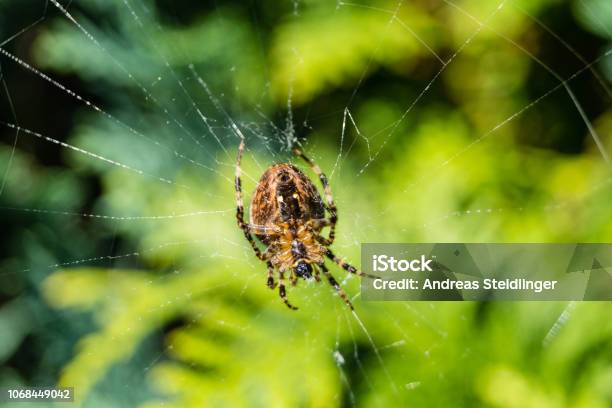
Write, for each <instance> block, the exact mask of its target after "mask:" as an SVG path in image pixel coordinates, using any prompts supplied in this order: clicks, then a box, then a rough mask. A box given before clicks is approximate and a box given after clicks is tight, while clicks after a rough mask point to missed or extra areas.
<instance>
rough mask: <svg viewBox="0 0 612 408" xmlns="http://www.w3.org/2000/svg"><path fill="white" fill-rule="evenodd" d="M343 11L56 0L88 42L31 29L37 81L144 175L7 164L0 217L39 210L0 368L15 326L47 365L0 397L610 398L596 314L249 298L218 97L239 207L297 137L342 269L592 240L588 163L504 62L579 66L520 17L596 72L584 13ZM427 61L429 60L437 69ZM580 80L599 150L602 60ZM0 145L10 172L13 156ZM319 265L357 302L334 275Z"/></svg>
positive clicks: (594, 219) (9, 305) (327, 291)
mask: <svg viewBox="0 0 612 408" xmlns="http://www.w3.org/2000/svg"><path fill="white" fill-rule="evenodd" d="M363 4H364V5H365V7H359V6H355V5H352V6H351V5H348V4H344V5H343V4H342V3H338V4H336V2H327V1H315V0H309V1H297V2H295V3H291V2H286V4H285V3H283V4H282V5H279V4H277V2H271V1H263V2H260V4H256V5H251V6H250V7H247V6H245V5H243V4H241V3H238V2H229V3H227V4H219V5H218V6H217V7H214V8H213V7H210V8H207V7H206V6H203V8H202V9H199V10H200V11H199V12H198V13H196V12H193V11H192V10H191V8H190V7H195V8H196V9H198V8H197V7H196V6H193V4H192V3H189V2H184V3H180V4H178V5H176V6H175V7H174V8H173V7H170V6H169V5H168V2H163V1H158V2H156V3H154V2H140V1H134V2H132V1H127V2H122V1H113V2H109V1H101V0H88V1H85V0H81V1H78V2H74V4H72V5H71V8H70V13H72V15H73V16H74V18H75V19H76V21H78V22H79V24H81V25H82V27H83V28H84V29H85V30H86V31H87V32H88V33H90V34H91V35H92V36H93V38H94V39H95V41H92V40H91V39H90V38H88V36H86V35H84V33H83V32H82V31H81V30H79V28H78V27H76V26H75V25H74V24H73V23H72V22H70V21H69V20H68V19H66V18H63V17H62V16H61V15H58V16H57V18H51V14H49V15H48V21H47V22H46V24H45V25H44V26H43V27H42V28H40V30H39V33H38V35H37V36H36V41H35V43H34V45H33V46H32V54H33V55H34V58H35V61H36V65H37V66H39V67H41V68H42V69H45V70H52V71H53V72H55V73H56V74H57V75H65V76H70V75H74V76H76V77H78V78H79V79H80V80H81V81H83V84H84V85H83V89H84V90H85V91H86V92H87V94H88V95H95V96H94V97H92V98H95V100H96V104H98V105H99V106H101V107H103V108H104V110H105V112H107V113H109V114H110V116H109V115H107V114H101V113H99V112H96V111H94V110H92V109H88V108H87V107H86V106H85V105H82V106H81V108H80V110H79V111H78V113H77V114H76V116H75V118H74V120H75V126H74V128H73V129H72V132H71V134H70V135H69V139H68V141H69V143H71V144H72V145H75V146H78V147H80V148H83V149H86V150H87V151H91V152H95V153H96V154H99V155H101V156H103V157H107V158H112V159H113V160H115V161H117V162H120V163H124V164H127V165H129V166H130V167H132V168H135V169H138V170H140V171H142V172H143V174H137V173H136V172H133V171H128V170H125V169H121V168H119V167H117V166H114V167H113V166H110V165H109V164H108V163H107V162H103V161H101V160H95V159H92V157H91V156H87V155H84V154H82V153H79V152H75V151H70V150H63V151H62V152H61V160H62V165H61V166H54V165H44V164H40V163H36V161H35V159H34V158H33V157H32V156H31V154H30V153H28V152H27V149H23V151H22V149H18V150H17V151H16V152H15V153H14V155H13V157H12V158H11V159H10V163H11V165H10V172H9V173H8V177H7V178H6V186H5V188H4V191H3V193H2V195H1V196H0V198H1V199H2V203H3V206H4V208H5V210H6V213H7V214H13V213H12V212H10V211H12V210H9V209H7V208H6V207H18V208H24V207H25V208H30V209H36V208H38V209H42V210H43V211H47V212H42V213H33V212H31V211H30V212H25V213H19V212H17V214H22V215H23V217H24V218H19V219H16V220H11V221H10V224H11V225H16V226H26V225H27V228H19V229H17V228H15V231H16V232H15V233H14V234H13V235H12V237H14V238H13V239H11V244H10V246H9V248H10V249H9V253H11V254H14V255H13V256H12V257H9V258H7V260H3V263H2V270H3V271H8V272H0V280H1V281H2V283H3V285H2V292H3V296H5V297H7V298H10V299H11V301H10V302H6V303H5V304H4V305H2V308H1V309H0V327H2V330H1V331H0V333H1V334H0V361H2V362H7V361H9V359H10V358H11V355H13V354H19V353H27V350H23V349H21V350H18V347H19V345H20V343H22V342H25V339H26V336H31V337H34V338H36V339H39V340H38V342H36V343H35V344H33V345H32V346H31V347H36V348H37V349H45V350H46V348H48V349H49V350H51V351H52V352H48V353H45V352H40V354H39V355H44V356H46V359H49V360H50V362H49V360H45V361H47V362H48V364H47V369H46V370H44V369H42V368H40V369H39V372H40V373H41V374H40V375H39V376H34V377H31V379H30V381H27V380H25V379H24V378H23V377H22V376H21V375H20V373H19V372H15V371H13V370H8V369H6V370H3V371H2V372H1V377H0V384H3V385H4V384H15V383H17V384H18V383H22V384H23V383H31V384H41V383H55V382H57V383H59V384H60V385H64V386H74V387H75V389H76V390H77V396H78V399H79V401H80V402H81V403H82V404H83V405H84V406H91V407H98V406H100V407H107V406H135V405H138V406H142V407H147V408H152V407H158V406H159V407H161V406H166V407H168V406H172V407H174V406H175V407H187V406H206V407H208V406H228V405H230V406H315V407H319V406H339V405H359V406H398V405H399V406H419V407H442V406H444V407H446V406H466V407H468V406H485V407H499V408H513V407H538V408H539V407H545V408H546V407H551V408H552V407H589V408H590V407H595V408H597V407H607V406H611V405H612V392H611V390H612V364H611V363H612V322H611V320H610V312H611V308H610V305H609V304H607V303H589V302H584V303H570V304H566V303H554V302H549V303H507V304H506V303H495V304H489V303H469V302H464V303H451V302H448V303H446V302H440V303H425V302H421V303H394V302H393V303H392V302H387V303H365V302H364V303H362V302H360V301H359V299H358V298H357V299H355V304H356V306H357V315H356V316H358V318H357V317H356V316H353V315H352V314H351V313H350V312H349V311H348V310H347V308H346V307H345V305H344V304H343V303H342V302H341V301H340V300H339V299H338V298H337V297H336V296H335V295H334V293H333V290H331V288H329V287H328V286H326V285H325V284H319V285H314V284H312V285H306V284H305V282H300V284H299V285H298V287H297V288H290V290H289V297H290V299H291V300H292V302H293V303H294V304H296V305H298V306H299V307H300V310H299V311H298V312H290V311H289V310H287V309H286V307H285V306H284V305H283V304H282V303H281V302H280V300H279V299H278V296H277V294H276V293H274V292H271V291H270V290H268V289H267V288H266V287H265V265H264V264H261V263H260V262H258V261H257V260H256V258H255V257H254V256H253V254H252V251H251V249H250V248H249V246H248V244H247V243H246V242H245V241H244V239H243V237H242V234H241V232H240V231H239V230H238V229H237V227H236V225H235V216H234V211H235V201H234V197H233V183H232V180H231V179H232V177H233V173H234V167H233V166H234V161H233V160H234V158H235V153H236V145H237V143H236V142H237V138H236V137H235V135H234V134H233V133H232V132H231V130H230V128H229V124H230V122H229V121H228V119H227V117H226V116H225V115H224V114H223V112H221V111H220V109H219V106H222V107H223V108H222V109H224V110H227V112H228V113H229V115H230V116H231V117H232V118H233V120H235V121H236V123H237V125H238V126H240V127H241V128H242V129H243V131H244V133H245V134H246V135H247V148H248V150H249V152H248V154H247V157H245V160H244V161H245V162H244V166H243V168H244V173H245V178H244V180H243V181H244V191H245V192H246V194H247V199H248V196H249V194H250V192H251V191H253V189H254V186H255V180H256V179H257V178H258V177H259V175H260V174H261V173H262V172H263V170H264V168H265V167H266V166H267V165H269V164H270V163H272V162H277V161H284V160H291V157H289V155H288V154H287V153H286V148H287V147H288V144H290V143H291V142H292V138H293V136H294V133H297V135H298V136H299V137H300V138H301V141H302V142H304V143H305V149H306V150H307V151H308V153H309V154H310V155H311V156H313V157H314V158H315V159H316V161H317V162H318V163H319V164H320V166H321V167H322V168H323V169H324V170H325V171H326V172H327V173H328V174H330V175H331V183H332V189H333V192H334V197H335V199H336V201H337V204H338V207H339V216H340V221H339V233H338V239H337V242H336V243H335V244H334V248H335V250H336V252H337V253H338V254H340V255H342V256H344V257H346V258H347V259H349V260H350V261H352V262H353V263H355V262H357V260H358V259H359V243H361V242H385V241H388V242H436V241H439V242H452V241H466V242H467V241H469V242H479V241H480V242H579V241H580V242H589V241H593V242H605V241H609V240H610V237H611V236H612V217H610V216H609V208H610V204H611V203H612V190H611V189H610V169H609V167H608V166H607V165H606V163H605V162H604V161H603V160H602V158H601V154H600V152H599V151H598V150H597V149H596V148H595V146H594V144H593V142H592V140H591V136H590V135H589V132H588V130H587V129H586V127H585V124H584V122H583V121H582V120H581V118H580V116H579V114H578V112H577V111H576V107H575V106H574V105H573V104H572V102H571V99H570V98H569V97H568V95H567V94H566V93H564V90H563V88H561V89H560V90H557V91H555V92H553V93H552V94H551V95H550V96H549V97H547V98H544V99H543V100H542V101H541V102H539V103H537V104H534V105H533V106H532V105H530V104H531V103H532V102H533V101H535V100H537V99H538V98H539V97H541V96H542V94H544V93H545V92H547V91H549V90H550V89H551V88H553V87H555V86H557V85H558V81H556V80H555V78H554V77H553V76H551V75H550V74H549V73H548V72H546V70H545V69H543V68H542V67H541V66H540V65H539V64H537V63H535V62H534V61H533V59H532V58H530V56H529V55H528V54H527V52H529V53H532V54H534V55H537V56H540V57H541V58H545V57H547V55H546V52H547V51H548V49H549V48H548V47H551V45H550V44H555V45H556V46H557V47H559V48H554V49H555V50H557V51H558V52H559V53H561V51H559V50H563V51H564V52H565V54H560V56H559V55H557V56H555V58H556V59H554V58H553V60H552V62H550V63H551V65H552V63H554V64H555V65H554V68H555V69H569V71H567V72H565V71H562V72H561V75H562V77H564V78H567V77H569V76H570V75H572V74H573V73H575V72H576V71H578V70H579V69H581V68H583V66H584V65H583V64H582V65H581V64H575V61H574V60H575V57H576V56H575V55H573V54H572V53H571V52H569V51H568V50H567V49H566V48H564V47H563V46H562V45H559V42H558V41H556V40H555V39H554V38H553V40H552V42H551V40H550V38H549V37H547V36H546V32H545V31H543V30H541V29H540V28H538V27H539V26H538V24H537V22H536V20H534V17H535V18H542V19H543V21H546V22H548V23H550V24H556V22H557V21H560V23H559V24H561V25H560V26H555V31H554V32H555V33H557V31H556V30H557V29H561V28H563V33H566V34H569V35H571V34H572V33H574V32H576V33H579V35H581V36H587V34H585V31H584V30H586V31H589V32H592V33H593V35H594V36H598V37H594V36H590V35H591V34H588V35H589V36H588V37H585V38H588V39H589V40H590V42H589V43H588V44H577V45H576V44H574V48H575V49H576V50H577V51H578V52H581V51H583V48H587V47H586V46H587V45H588V46H589V47H588V48H591V46H592V44H593V43H596V42H597V41H599V44H602V46H601V49H598V50H596V53H597V55H595V57H597V56H598V55H602V54H603V52H605V50H606V49H607V48H605V47H606V45H605V44H606V43H607V47H609V45H610V32H611V31H612V28H611V27H610V25H609V24H610V22H611V21H612V19H610V18H605V16H606V15H607V14H606V13H609V12H610V8H609V6H608V3H607V2H605V1H590V0H583V1H578V2H575V3H573V2H572V3H567V2H561V1H554V0H539V1H517V2H508V4H505V7H503V8H502V9H500V10H497V11H496V8H497V6H498V4H499V3H498V2H496V1H475V0H474V1H463V2H456V3H454V2H453V4H457V5H459V6H460V9H457V8H455V7H452V6H451V5H448V4H446V5H444V4H437V3H431V4H430V3H428V2H406V3H405V4H404V3H400V5H399V7H398V4H397V3H396V2H393V1H384V0H380V1H372V2H367V4H366V3H363ZM12 7H15V8H18V7H19V5H17V4H16V3H13V5H12ZM381 10H382V11H381ZM181 11H182V13H181ZM395 11H397V13H396V14H395V17H391V16H392V15H394V14H393V13H394V12H395ZM567 13H569V15H570V17H571V21H570V22H569V23H567V22H566V21H565V20H564V18H566V17H567V16H566V14H567ZM571 13H573V14H571ZM135 16H136V17H135ZM254 16H255V17H254ZM470 16H472V17H473V18H470ZM547 16H548V17H547ZM550 16H552V17H550ZM574 16H575V17H574ZM479 22H481V23H482V22H486V25H487V26H490V28H492V30H491V29H489V27H484V26H482V25H480V24H479ZM565 24H569V27H567V26H566V25H565ZM577 24H581V25H582V28H581V27H580V26H578V25H577ZM406 27H408V29H407V28H406ZM577 35H578V34H577ZM472 36H473V37H472ZM581 38H582V37H581ZM598 38H599V39H598ZM566 40H568V39H567V38H566ZM511 41H515V42H516V43H517V44H518V43H520V44H522V46H523V47H524V50H521V49H520V48H519V47H518V46H517V44H513V43H512V42H511ZM568 41H569V40H568ZM425 44H426V46H425ZM427 47H430V49H428V48H427ZM436 55H437V56H436ZM591 57H593V56H591ZM438 58H442V59H443V60H445V61H448V59H449V58H452V60H451V62H450V63H449V64H448V65H447V66H446V67H445V68H444V70H443V71H442V72H440V69H442V66H441V64H440V63H439V61H438ZM591 59H594V57H593V58H591ZM545 61H546V63H549V61H548V60H545ZM569 61H574V64H575V65H571V64H570V63H569ZM2 62H3V67H4V60H3V61H2ZM565 62H568V63H567V67H566V66H565V65H564V66H562V67H559V64H560V63H563V64H565ZM578 62H580V61H578ZM190 65H192V67H190ZM572 67H573V68H572ZM595 68H597V69H598V70H600V71H601V72H602V74H603V76H607V81H608V82H604V83H603V85H602V83H600V82H598V81H597V80H596V79H595V78H594V77H593V76H592V75H591V74H590V73H589V71H588V70H587V71H585V73H583V74H582V75H580V76H579V77H578V78H576V80H572V81H570V82H569V84H570V86H572V87H575V88H573V89H575V90H576V93H577V94H578V96H579V97H580V98H581V99H580V100H581V102H583V103H585V105H587V107H588V108H589V114H590V115H591V116H590V117H591V120H592V123H593V126H594V128H595V130H596V131H597V132H598V134H599V135H600V136H601V137H602V138H603V139H604V140H603V142H604V145H605V146H612V140H610V135H611V134H612V132H611V129H612V109H611V108H610V105H609V97H610V96H609V93H608V94H606V90H605V89H606V88H605V87H606V86H609V80H610V78H612V63H610V58H609V57H608V58H602V60H601V64H597V65H595ZM193 71H195V72H197V73H198V75H199V77H196V76H195V75H194V74H193ZM435 75H439V77H438V78H437V80H436V81H434V82H433V83H432V85H431V88H427V89H428V91H429V93H426V94H425V96H424V97H422V98H421V96H419V95H420V93H421V92H422V90H423V89H424V88H425V87H426V86H427V83H428V82H429V81H430V80H431V79H432V78H433V77H434V76H435ZM585 77H588V78H586V79H585ZM198 79H200V80H202V81H205V83H206V86H207V87H208V89H209V90H210V92H211V94H212V98H211V97H210V96H209V95H208V94H207V92H206V89H204V88H203V86H202V84H201V83H199V81H198ZM604 80H605V79H604ZM8 83H9V84H11V82H10V77H8ZM47 86H49V87H52V85H47ZM355 90H356V92H354V94H353V91H355ZM351 95H352V96H351ZM585 95H588V96H589V98H591V99H588V100H587V99H586V98H585V97H584V96H585ZM415 98H418V99H415ZM415 100H418V102H417V103H416V104H415V105H414V108H412V107H411V103H412V102H413V101H415ZM347 101H350V105H349V108H350V112H351V115H352V116H351V117H352V118H353V117H354V120H355V123H356V124H357V126H358V127H359V131H357V130H356V129H355V128H354V126H352V122H351V120H349V119H347V117H343V113H344V112H346V111H345V108H346V107H347ZM602 101H603V102H602ZM525 107H529V109H528V110H525V111H524V112H523V109H524V108H525ZM409 108H410V110H409V111H406V110H407V109H409ZM288 109H290V112H291V114H293V115H294V118H295V120H294V121H292V123H291V124H290V125H287V124H286V122H287V120H288V119H287V118H288V115H289V112H288ZM517 112H520V115H516V116H515V114H516V113H517ZM37 114H38V115H47V112H38V113H37ZM202 117H204V118H205V119H204V121H202ZM399 118H402V120H401V121H398V119H399ZM343 119H344V120H346V128H345V132H344V133H342V128H341V125H342V121H343ZM300 121H303V123H300ZM289 122H291V120H289ZM22 125H23V126H24V127H30V126H29V124H28V123H22ZM500 125H503V126H500ZM341 135H343V136H341ZM49 136H52V137H59V135H49ZM33 143H39V141H38V140H34V139H33V138H32V137H31V136H28V135H27V134H23V133H22V134H21V135H20V144H19V145H20V146H22V145H29V144H33ZM608 152H609V153H612V152H611V151H610V149H609V147H608ZM0 154H1V155H2V160H1V161H0V162H2V163H8V162H9V157H10V156H11V149H10V148H9V147H3V148H2V150H0ZM157 177H163V178H165V179H170V180H172V183H165V182H163V181H160V180H159V179H158V178H157ZM92 179H93V180H95V182H93V181H92ZM57 209H59V210H60V211H64V212H67V213H77V214H81V215H80V216H79V215H74V214H73V215H70V214H58V213H50V212H49V211H55V210H57ZM87 214H102V215H109V216H110V218H96V217H92V216H88V215H87ZM26 215H27V216H31V218H25V216H26ZM156 217H157V218H156ZM8 224H9V221H7V225H8ZM109 241H110V242H111V243H112V245H109ZM109 251H110V255H108V254H109ZM17 254H18V255H17ZM24 270H25V271H24ZM20 271H22V272H20ZM332 272H333V273H334V275H336V276H337V277H341V278H342V280H343V286H344V287H345V288H346V290H347V292H348V293H349V294H350V295H351V296H355V297H358V296H357V295H356V294H357V293H358V280H357V279H351V277H347V278H346V279H344V273H343V272H342V271H338V270H337V269H332ZM49 308H50V309H49ZM32 316H36V317H35V318H33V317H32ZM37 319H38V320H37ZM362 324H363V326H362ZM62 331H63V333H62ZM49 333H53V335H49ZM52 355H55V357H51V356H52ZM59 365H61V366H62V368H61V371H60V372H57V371H59V370H57V367H58V366H59ZM7 366H10V364H7Z"/></svg>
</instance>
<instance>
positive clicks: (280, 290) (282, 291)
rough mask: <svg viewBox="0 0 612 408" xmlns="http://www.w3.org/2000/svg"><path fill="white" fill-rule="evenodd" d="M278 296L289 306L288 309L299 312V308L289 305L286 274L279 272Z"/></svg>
mask: <svg viewBox="0 0 612 408" xmlns="http://www.w3.org/2000/svg"><path fill="white" fill-rule="evenodd" d="M278 294H279V295H280V297H281V299H282V300H283V302H284V303H285V304H286V305H287V307H288V308H289V309H291V310H297V309H298V308H297V307H295V306H293V305H292V304H291V303H289V300H288V299H287V292H286V289H285V273H284V272H281V271H279V272H278Z"/></svg>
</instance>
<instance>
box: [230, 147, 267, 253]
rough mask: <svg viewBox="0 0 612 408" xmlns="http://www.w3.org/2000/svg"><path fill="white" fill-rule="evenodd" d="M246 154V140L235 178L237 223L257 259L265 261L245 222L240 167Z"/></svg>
mask: <svg viewBox="0 0 612 408" xmlns="http://www.w3.org/2000/svg"><path fill="white" fill-rule="evenodd" d="M243 152H244V139H243V140H241V141H240V146H238V158H237V159H236V178H235V187H236V221H237V222H238V227H240V229H241V230H242V232H243V233H244V237H245V238H246V239H247V241H249V244H251V247H252V248H253V251H255V255H256V256H257V258H259V259H261V260H262V261H263V260H264V257H263V255H262V253H261V250H260V249H259V248H258V247H257V244H256V243H255V239H254V238H253V235H251V231H250V229H249V225H248V224H247V223H246V222H244V202H243V200H242V181H241V178H240V176H241V174H242V168H241V167H240V162H241V160H242V153H243Z"/></svg>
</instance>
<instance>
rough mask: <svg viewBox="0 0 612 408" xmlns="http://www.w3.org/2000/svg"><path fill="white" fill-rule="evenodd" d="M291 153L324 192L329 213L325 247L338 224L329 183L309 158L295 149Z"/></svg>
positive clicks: (334, 233)
mask: <svg viewBox="0 0 612 408" xmlns="http://www.w3.org/2000/svg"><path fill="white" fill-rule="evenodd" d="M293 153H294V154H295V155H296V156H299V157H301V158H302V159H303V160H304V161H305V162H306V163H308V165H309V166H310V168H311V169H312V171H314V172H315V173H316V175H317V176H318V177H319V180H321V184H322V185H323V190H324V191H325V200H326V201H327V210H328V211H329V226H330V229H329V238H327V239H326V242H329V243H328V244H326V245H331V244H332V243H333V242H334V239H335V237H336V223H337V222H338V209H337V208H336V204H335V203H334V198H333V196H332V192H331V188H330V187H329V182H328V181H327V176H325V174H324V173H323V171H322V170H321V168H320V167H319V166H318V165H317V164H316V163H315V162H313V161H312V160H311V159H310V158H308V157H307V156H306V155H304V153H303V152H302V151H301V150H300V149H298V148H297V147H296V148H294V149H293Z"/></svg>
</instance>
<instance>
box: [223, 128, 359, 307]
mask: <svg viewBox="0 0 612 408" xmlns="http://www.w3.org/2000/svg"><path fill="white" fill-rule="evenodd" d="M243 151H244V140H242V141H241V143H240V146H239V148H238V158H237V161H236V179H235V187H236V219H237V222H238V226H239V227H240V229H242V231H243V233H244V236H245V238H246V239H247V240H248V241H249V243H250V245H251V247H252V248H253V251H254V252H255V255H256V256H257V257H258V258H259V259H260V260H262V261H264V262H266V264H267V266H268V280H267V285H268V287H269V288H270V289H274V288H275V287H276V281H275V279H274V275H275V271H276V272H277V273H278V286H279V295H280V297H281V299H282V300H283V302H284V303H285V304H286V305H287V307H289V308H290V309H294V310H295V309H297V308H296V307H295V306H293V305H292V304H291V303H290V302H289V300H288V299H287V290H286V286H285V274H288V275H289V279H290V281H291V284H292V285H293V286H295V285H296V284H297V282H298V279H299V278H303V279H308V280H310V279H313V278H314V279H315V280H316V281H317V282H319V281H320V280H321V278H320V274H321V273H323V275H325V277H326V278H327V281H328V282H329V284H330V285H331V286H333V287H334V289H335V290H336V291H337V292H338V294H339V295H340V297H341V298H342V299H343V300H344V302H345V303H346V304H347V305H348V306H349V307H350V308H351V309H353V305H352V304H351V302H350V300H349V299H348V296H347V295H346V293H345V292H344V290H343V289H342V287H340V285H339V284H338V282H337V281H336V280H335V279H334V277H333V276H332V275H331V273H330V272H329V270H328V269H327V267H326V266H325V263H324V261H325V258H326V257H327V258H329V259H330V260H332V261H333V262H335V263H336V264H338V265H339V266H340V267H342V268H343V269H344V270H346V271H348V272H350V273H353V274H356V275H359V276H368V275H366V274H364V273H363V272H360V271H358V270H357V269H356V268H354V267H353V266H351V265H349V264H347V263H346V262H344V261H343V260H342V259H340V258H338V257H336V256H335V255H334V254H333V253H332V251H331V250H330V249H329V248H328V246H330V245H331V244H332V243H333V241H334V238H335V227H336V222H337V220H338V216H337V209H336V205H335V203H334V200H333V197H332V194H331V189H330V187H329V183H328V181H327V177H326V176H325V174H323V172H322V171H321V169H320V168H319V166H317V165H316V164H315V163H314V162H313V161H312V160H310V159H309V158H308V157H306V156H305V155H304V154H303V153H302V152H301V150H299V149H294V150H293V153H294V154H295V155H296V156H298V157H300V158H302V159H303V160H304V161H305V162H306V163H307V164H308V165H309V166H310V168H311V169H312V170H313V171H314V172H315V173H316V174H317V176H318V177H319V180H320V181H321V184H322V186H323V190H324V193H325V202H323V200H322V199H321V195H320V194H319V192H318V191H317V189H316V187H315V186H314V185H313V183H312V182H311V181H310V179H309V178H308V177H307V176H306V175H305V174H304V173H303V172H302V171H300V170H299V169H298V168H297V167H295V166H293V165H292V164H288V163H279V164H274V165H272V166H270V167H269V168H268V169H267V170H266V171H265V172H264V174H263V175H262V176H261V178H260V180H259V182H258V184H257V187H256V188H255V192H254V193H253V197H252V200H251V205H250V207H249V223H248V224H247V223H246V222H245V221H244V202H243V198H242V181H241V172H242V169H241V166H240V164H241V159H242V153H243ZM326 211H327V212H328V213H329V216H327V217H326ZM325 227H330V230H329V235H328V236H327V237H324V236H323V235H322V234H321V232H322V230H323V228H325ZM253 235H254V236H255V237H257V239H258V240H259V241H261V242H262V243H263V244H264V245H265V246H266V250H265V251H264V252H262V251H261V250H260V249H259V246H258V245H257V243H256V242H255V239H254V237H253Z"/></svg>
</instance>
